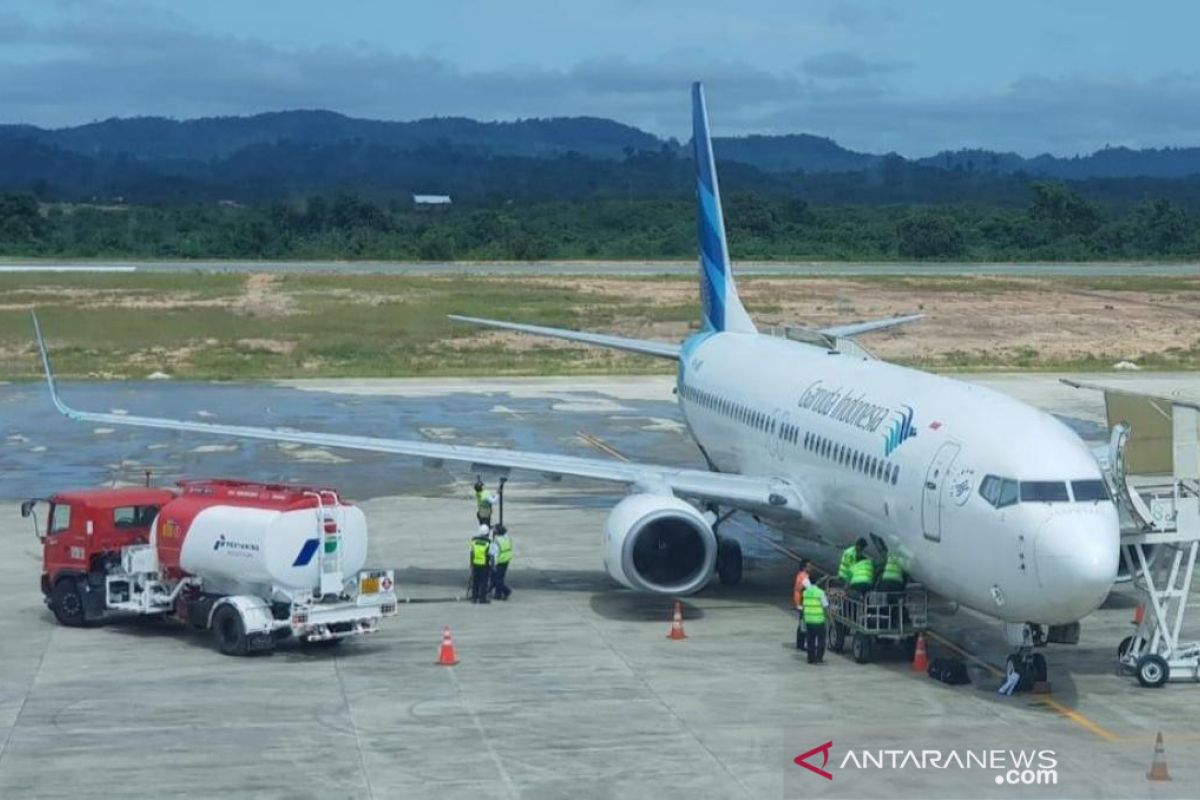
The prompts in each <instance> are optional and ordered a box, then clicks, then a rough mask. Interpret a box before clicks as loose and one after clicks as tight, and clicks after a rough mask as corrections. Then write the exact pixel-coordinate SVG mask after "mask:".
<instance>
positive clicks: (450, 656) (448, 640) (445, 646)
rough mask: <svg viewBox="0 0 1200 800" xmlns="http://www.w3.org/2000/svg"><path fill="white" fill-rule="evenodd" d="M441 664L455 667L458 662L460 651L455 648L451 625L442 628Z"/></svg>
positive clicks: (439, 658) (439, 659)
mask: <svg viewBox="0 0 1200 800" xmlns="http://www.w3.org/2000/svg"><path fill="white" fill-rule="evenodd" d="M437 663H438V665H439V666H443V667H453V666H454V665H455V664H457V663H458V653H457V652H456V651H455V650H454V638H453V637H451V636H450V626H446V627H445V628H442V646H441V649H439V650H438V660H437Z"/></svg>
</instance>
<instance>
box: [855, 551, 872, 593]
mask: <svg viewBox="0 0 1200 800" xmlns="http://www.w3.org/2000/svg"><path fill="white" fill-rule="evenodd" d="M874 585H875V562H874V561H872V560H871V559H870V557H869V556H867V555H865V554H864V555H862V556H860V557H859V559H858V561H855V562H854V566H853V567H851V568H850V591H852V592H859V593H860V594H865V593H866V592H869V591H871V587H872V586H874Z"/></svg>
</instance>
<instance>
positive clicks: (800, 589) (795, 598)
mask: <svg viewBox="0 0 1200 800" xmlns="http://www.w3.org/2000/svg"><path fill="white" fill-rule="evenodd" d="M806 580H808V570H806V569H802V570H800V571H799V572H797V573H796V582H795V583H794V584H793V585H792V605H793V606H794V607H797V608H798V607H799V606H800V598H801V597H802V596H803V595H804V582H805V581H806Z"/></svg>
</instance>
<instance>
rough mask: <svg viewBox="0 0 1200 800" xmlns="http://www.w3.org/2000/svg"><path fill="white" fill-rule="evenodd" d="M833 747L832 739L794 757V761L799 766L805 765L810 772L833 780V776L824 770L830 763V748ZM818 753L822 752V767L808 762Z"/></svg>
mask: <svg viewBox="0 0 1200 800" xmlns="http://www.w3.org/2000/svg"><path fill="white" fill-rule="evenodd" d="M831 747H833V740H832V739H830V740H829V741H828V742H826V743H825V744H823V745H820V746H819V747H814V748H813V749H812V750H809V751H808V752H807V753H801V754H800V755H798V756H796V757H795V758H793V759H792V761H794V762H795V763H796V765H797V766H801V767H804V768H805V769H806V770H808V771H809V772H815V773H816V774H818V775H820V776H821V777H822V778H824V779H825V780H827V781H831V780H833V776H832V775H830V774H829V773H828V772H826V771H825V770H824V767H825V766H826V765H828V764H829V748H831ZM817 753H820V754H821V766H820V767H814V766H813V765H812V764H810V763H808V759H810V758H812V757H813V756H815V755H816V754H817Z"/></svg>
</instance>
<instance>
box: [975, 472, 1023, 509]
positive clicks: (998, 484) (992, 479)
mask: <svg viewBox="0 0 1200 800" xmlns="http://www.w3.org/2000/svg"><path fill="white" fill-rule="evenodd" d="M979 496H980V497H982V498H983V499H984V500H986V501H988V502H989V503H991V504H992V505H993V506H995V507H996V508H1004V507H1005V506H1011V505H1012V504H1013V503H1015V502H1017V482H1016V481H1014V480H1013V479H1012V478H1000V477H997V476H995V475H987V476H985V477H984V479H983V480H982V481H980V482H979Z"/></svg>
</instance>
